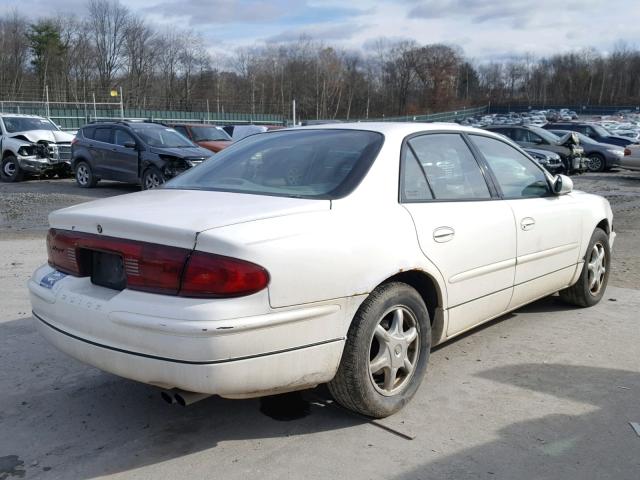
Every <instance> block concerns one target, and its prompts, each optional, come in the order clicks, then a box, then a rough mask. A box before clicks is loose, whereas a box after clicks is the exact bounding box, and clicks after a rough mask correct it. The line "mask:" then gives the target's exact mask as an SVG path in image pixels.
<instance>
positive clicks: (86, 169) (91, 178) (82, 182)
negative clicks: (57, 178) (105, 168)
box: [76, 162, 98, 188]
mask: <svg viewBox="0 0 640 480" xmlns="http://www.w3.org/2000/svg"><path fill="white" fill-rule="evenodd" d="M76 183H77V184H78V185H79V186H81V187H82V188H92V187H95V186H96V183H98V179H97V178H96V176H95V175H94V174H93V170H92V169H91V166H90V165H89V164H88V163H87V162H78V164H77V165H76Z"/></svg>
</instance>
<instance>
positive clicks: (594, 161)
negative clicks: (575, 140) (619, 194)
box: [587, 153, 607, 172]
mask: <svg viewBox="0 0 640 480" xmlns="http://www.w3.org/2000/svg"><path fill="white" fill-rule="evenodd" d="M606 167H607V163H606V162H605V159H604V157H603V156H602V155H600V154H599V153H592V154H590V155H589V161H588V162H587V170H589V171H590V172H604V171H605V169H606Z"/></svg>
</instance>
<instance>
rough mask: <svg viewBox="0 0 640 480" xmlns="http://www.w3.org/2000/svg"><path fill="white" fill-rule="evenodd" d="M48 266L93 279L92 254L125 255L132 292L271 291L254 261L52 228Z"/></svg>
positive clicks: (207, 293) (215, 294) (205, 293)
mask: <svg viewBox="0 0 640 480" xmlns="http://www.w3.org/2000/svg"><path fill="white" fill-rule="evenodd" d="M47 251H48V257H49V265H51V266H52V267H53V268H56V269H57V270H60V271H62V272H65V273H68V274H70V275H74V276H78V277H85V276H89V275H91V268H92V259H91V256H92V253H91V252H92V251H99V252H109V253H115V254H117V255H120V256H121V257H122V262H123V268H124V274H125V277H126V285H127V288H129V289H132V290H141V291H145V292H151V293H160V294H165V295H181V296H185V297H210V298H214V297H215V298H220V297H237V296H242V295H250V294H252V293H256V292H259V291H260V290H262V289H264V288H266V287H267V285H268V283H269V274H268V273H267V271H266V270H265V269H264V268H262V267H260V266H259V265H256V264H254V263H251V262H247V261H244V260H239V259H236V258H230V257H224V256H221V255H215V254H210V253H205V252H195V251H192V250H188V249H185V248H178V247H169V246H165V245H158V244H155V243H147V242H139V241H136V240H127V239H122V238H114V237H104V236H101V235H93V234H90V233H83V232H73V231H69V230H57V229H53V228H52V229H50V230H49V234H48V235H47Z"/></svg>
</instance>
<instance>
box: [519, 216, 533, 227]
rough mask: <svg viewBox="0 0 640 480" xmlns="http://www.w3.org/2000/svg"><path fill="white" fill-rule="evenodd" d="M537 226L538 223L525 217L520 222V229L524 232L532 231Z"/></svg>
mask: <svg viewBox="0 0 640 480" xmlns="http://www.w3.org/2000/svg"><path fill="white" fill-rule="evenodd" d="M535 226H536V221H535V219H533V218H531V217H524V218H523V219H522V220H521V221H520V227H521V228H522V230H532V229H533V227H535Z"/></svg>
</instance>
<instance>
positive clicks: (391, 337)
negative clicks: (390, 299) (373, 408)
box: [369, 305, 420, 396]
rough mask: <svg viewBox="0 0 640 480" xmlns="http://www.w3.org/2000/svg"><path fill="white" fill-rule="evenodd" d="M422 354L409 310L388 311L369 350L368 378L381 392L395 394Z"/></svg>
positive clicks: (393, 309)
mask: <svg viewBox="0 0 640 480" xmlns="http://www.w3.org/2000/svg"><path fill="white" fill-rule="evenodd" d="M419 355H420V337H419V335H418V322H417V320H416V318H415V316H414V314H413V313H412V312H411V311H410V310H409V309H408V308H406V307H404V306H401V305H398V306H395V307H393V308H391V309H389V310H388V311H387V312H386V313H385V314H384V315H383V316H382V318H381V319H380V321H379V322H378V324H377V326H376V328H375V330H374V331H373V335H372V336H371V346H370V347H369V378H370V380H371V382H372V384H373V386H374V388H375V389H376V391H378V393H381V394H382V395H385V396H391V395H396V394H397V393H398V392H400V391H401V390H402V389H404V388H405V387H406V386H407V385H408V384H409V381H410V379H411V377H412V376H413V372H414V370H415V366H416V363H417V361H418V357H419Z"/></svg>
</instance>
